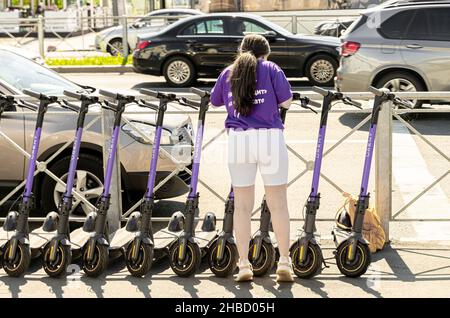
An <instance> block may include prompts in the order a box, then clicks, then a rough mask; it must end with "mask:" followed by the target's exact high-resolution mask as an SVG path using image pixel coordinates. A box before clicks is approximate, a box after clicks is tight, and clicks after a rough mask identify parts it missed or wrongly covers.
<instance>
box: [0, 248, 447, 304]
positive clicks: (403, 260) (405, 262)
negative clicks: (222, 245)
mask: <svg viewBox="0 0 450 318" xmlns="http://www.w3.org/2000/svg"><path fill="white" fill-rule="evenodd" d="M332 251H333V246H332V245H330V244H328V243H327V244H326V245H325V247H324V253H325V257H332ZM38 263H39V262H38V261H36V262H34V263H33V264H32V266H31V269H30V271H29V273H27V275H25V277H24V278H10V277H8V276H6V274H5V273H4V272H3V271H2V272H0V297H11V296H13V297H17V296H19V297H37V296H39V297H55V296H56V297H176V298H182V297H188V298H190V297H296V298H304V297H449V296H450V245H440V244H438V243H436V244H428V245H412V244H408V245H399V244H392V246H387V247H386V249H385V250H384V251H382V252H379V253H378V254H376V255H374V256H373V263H372V265H371V267H370V269H369V271H368V273H367V274H366V275H365V276H364V277H362V278H359V279H349V278H345V277H343V276H342V275H340V273H339V271H338V269H337V267H336V265H335V264H334V259H332V260H330V261H329V265H330V267H329V268H327V269H325V270H324V271H323V273H322V274H321V275H320V276H318V277H317V278H316V279H313V280H300V279H296V281H295V283H294V284H282V285H279V284H277V283H276V282H275V281H274V277H275V275H274V273H272V274H271V275H270V277H264V278H258V279H255V281H254V282H253V283H244V284H236V283H234V281H233V280H232V278H231V277H230V278H227V279H219V278H216V277H214V275H213V274H212V273H211V272H210V271H209V269H208V268H207V265H206V264H205V263H203V265H202V269H201V273H199V274H197V275H196V276H195V277H192V278H186V279H182V278H179V277H177V276H175V275H174V274H173V272H172V271H171V269H170V267H169V265H168V263H167V261H164V260H163V261H162V262H160V263H157V264H155V265H154V267H153V269H152V271H151V275H148V276H147V277H145V278H141V279H137V278H134V277H131V276H130V275H129V274H128V272H127V270H126V267H125V264H124V263H123V262H122V261H120V260H119V261H117V262H115V263H114V264H112V265H111V266H110V268H109V270H108V273H107V275H106V276H104V277H101V278H98V279H90V278H86V277H84V276H83V275H82V273H78V274H73V275H70V276H68V278H67V279H66V278H63V279H50V278H47V277H46V276H45V273H44V271H43V270H42V269H41V268H40V265H39V264H38ZM73 266H74V269H76V266H75V265H73Z"/></svg>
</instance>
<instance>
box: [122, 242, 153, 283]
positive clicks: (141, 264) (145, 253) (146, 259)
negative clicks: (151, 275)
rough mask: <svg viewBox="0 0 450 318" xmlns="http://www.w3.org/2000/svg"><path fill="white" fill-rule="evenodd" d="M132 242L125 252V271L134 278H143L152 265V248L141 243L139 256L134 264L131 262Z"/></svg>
mask: <svg viewBox="0 0 450 318" xmlns="http://www.w3.org/2000/svg"><path fill="white" fill-rule="evenodd" d="M133 245H134V244H133V242H131V243H130V244H129V245H128V247H127V249H126V251H125V257H126V258H125V261H126V263H127V269H128V271H129V272H130V274H131V275H133V276H134V277H142V276H145V275H146V274H147V273H148V272H149V271H150V268H151V267H152V264H153V246H151V245H149V244H144V243H142V242H141V244H140V245H139V256H138V259H137V261H136V262H133V259H132V257H131V253H132V251H133Z"/></svg>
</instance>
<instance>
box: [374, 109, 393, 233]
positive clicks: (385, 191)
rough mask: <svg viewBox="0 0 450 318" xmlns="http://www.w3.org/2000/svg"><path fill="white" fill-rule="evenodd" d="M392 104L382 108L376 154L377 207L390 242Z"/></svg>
mask: <svg viewBox="0 0 450 318" xmlns="http://www.w3.org/2000/svg"><path fill="white" fill-rule="evenodd" d="M392 106H393V104H392V102H386V103H384V104H383V106H382V107H381V111H380V116H379V119H378V127H377V137H376V150H375V151H376V152H375V206H376V209H377V211H378V215H379V216H380V220H381V226H382V227H383V230H384V232H385V234H386V241H387V242H388V241H389V221H390V219H391V212H392Z"/></svg>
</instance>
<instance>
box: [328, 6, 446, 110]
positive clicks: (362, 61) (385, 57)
mask: <svg viewBox="0 0 450 318" xmlns="http://www.w3.org/2000/svg"><path fill="white" fill-rule="evenodd" d="M341 41H342V45H341V62H340V67H339V69H338V70H337V78H336V81H335V83H336V88H337V89H339V90H341V91H345V92H349V91H367V88H368V87H369V85H373V86H376V87H387V88H389V89H391V90H392V91H413V92H414V91H448V90H450V81H449V80H448V75H449V74H450V3H449V2H448V1H421V2H417V3H415V2H414V1H395V2H391V3H390V4H388V5H382V6H379V7H375V8H373V9H370V10H367V11H365V12H363V13H362V14H361V16H360V17H359V19H357V20H356V21H355V22H354V23H353V24H352V25H351V26H350V27H349V29H348V30H347V31H346V32H345V33H344V35H343V36H342V37H341ZM431 102H437V101H431ZM421 104H422V102H420V101H415V106H416V107H420V106H421Z"/></svg>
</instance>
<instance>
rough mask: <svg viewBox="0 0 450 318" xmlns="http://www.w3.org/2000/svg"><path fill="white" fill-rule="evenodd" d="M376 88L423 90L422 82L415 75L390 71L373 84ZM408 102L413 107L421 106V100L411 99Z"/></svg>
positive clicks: (406, 90)
mask: <svg viewBox="0 0 450 318" xmlns="http://www.w3.org/2000/svg"><path fill="white" fill-rule="evenodd" d="M375 86H376V87H377V88H387V89H389V90H390V91H391V92H417V91H425V90H426V89H425V87H424V85H423V84H422V82H421V81H420V80H419V79H418V78H417V77H415V76H413V75H410V74H408V73H403V72H392V73H389V74H386V75H384V76H383V77H382V78H381V79H380V80H379V81H377V83H376V84H375ZM410 102H411V103H412V104H413V105H414V108H420V107H422V104H423V101H421V100H417V99H412V100H410Z"/></svg>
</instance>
